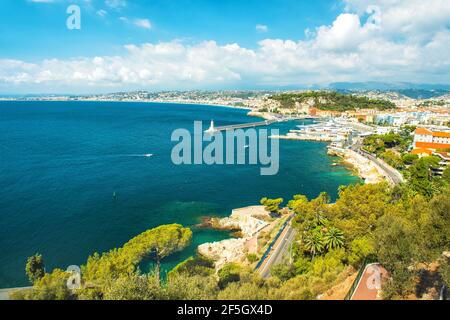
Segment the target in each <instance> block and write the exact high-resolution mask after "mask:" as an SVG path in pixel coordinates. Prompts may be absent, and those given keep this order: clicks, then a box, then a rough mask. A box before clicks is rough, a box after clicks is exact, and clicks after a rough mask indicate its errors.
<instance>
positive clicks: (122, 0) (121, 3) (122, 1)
mask: <svg viewBox="0 0 450 320" xmlns="http://www.w3.org/2000/svg"><path fill="white" fill-rule="evenodd" d="M105 4H106V5H107V6H108V7H110V8H113V9H121V8H124V7H126V6H127V1H126V0H105Z"/></svg>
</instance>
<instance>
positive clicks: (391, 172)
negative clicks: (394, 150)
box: [355, 149, 404, 185]
mask: <svg viewBox="0 0 450 320" xmlns="http://www.w3.org/2000/svg"><path fill="white" fill-rule="evenodd" d="M355 151H356V152H358V153H359V154H360V155H362V156H363V157H365V158H367V159H369V160H371V161H373V162H374V163H375V164H377V165H378V166H379V167H380V168H381V169H383V171H384V172H385V173H386V176H387V178H388V179H389V180H390V181H391V182H392V183H393V184H394V185H398V184H400V183H403V182H404V179H403V176H402V174H401V173H400V172H398V171H397V170H395V169H394V168H392V167H391V166H390V165H388V164H387V163H385V162H384V161H382V160H380V159H378V158H377V157H374V156H373V155H371V154H370V153H368V152H365V151H363V150H361V149H358V150H355Z"/></svg>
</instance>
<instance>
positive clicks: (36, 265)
mask: <svg viewBox="0 0 450 320" xmlns="http://www.w3.org/2000/svg"><path fill="white" fill-rule="evenodd" d="M25 273H26V274H27V276H28V279H29V280H30V282H31V283H35V282H36V281H38V280H39V279H42V278H43V277H44V275H45V266H44V259H43V258H42V255H40V254H35V255H34V256H31V257H29V258H28V260H27V264H26V266H25Z"/></svg>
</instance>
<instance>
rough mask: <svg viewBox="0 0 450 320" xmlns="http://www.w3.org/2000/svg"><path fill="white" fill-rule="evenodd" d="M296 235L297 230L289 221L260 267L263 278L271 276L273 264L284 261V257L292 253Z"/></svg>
mask: <svg viewBox="0 0 450 320" xmlns="http://www.w3.org/2000/svg"><path fill="white" fill-rule="evenodd" d="M295 235H296V230H295V229H294V228H292V226H291V224H290V223H288V224H287V226H286V228H285V229H284V230H283V232H282V233H281V235H280V237H279V238H278V240H277V241H276V242H275V244H274V246H273V248H272V250H271V252H270V253H269V255H268V256H267V258H266V260H265V261H264V262H263V264H262V265H261V267H260V268H259V269H258V271H259V273H260V274H261V276H262V277H263V278H268V277H270V269H271V268H272V267H273V266H275V265H277V264H280V263H282V262H283V258H284V257H286V256H288V255H289V254H290V247H291V244H292V242H293V241H294V239H295Z"/></svg>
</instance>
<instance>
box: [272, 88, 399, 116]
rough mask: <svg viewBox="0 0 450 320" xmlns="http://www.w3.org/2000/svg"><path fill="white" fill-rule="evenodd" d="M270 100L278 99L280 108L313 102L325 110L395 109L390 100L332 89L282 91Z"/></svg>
mask: <svg viewBox="0 0 450 320" xmlns="http://www.w3.org/2000/svg"><path fill="white" fill-rule="evenodd" d="M271 99H272V100H275V101H279V102H280V103H281V106H282V108H285V109H295V107H296V106H295V105H296V103H297V102H298V103H305V102H308V101H311V100H312V101H313V102H314V105H313V106H314V107H315V108H317V109H320V110H326V111H339V112H344V111H355V110H358V109H377V110H388V109H395V108H396V106H395V104H393V103H392V102H390V101H385V100H375V99H369V98H366V97H358V96H354V95H345V94H341V93H338V92H333V91H309V92H302V93H284V94H279V95H274V96H271Z"/></svg>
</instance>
